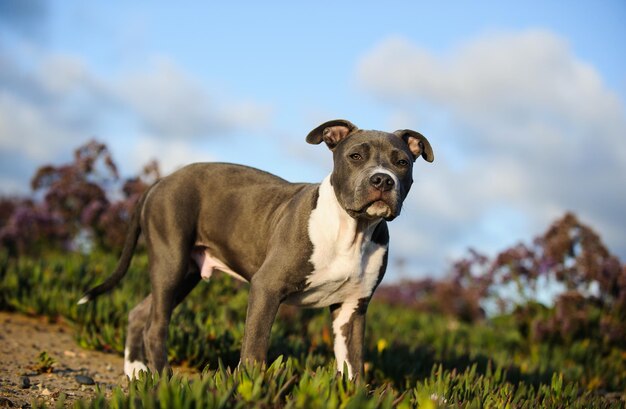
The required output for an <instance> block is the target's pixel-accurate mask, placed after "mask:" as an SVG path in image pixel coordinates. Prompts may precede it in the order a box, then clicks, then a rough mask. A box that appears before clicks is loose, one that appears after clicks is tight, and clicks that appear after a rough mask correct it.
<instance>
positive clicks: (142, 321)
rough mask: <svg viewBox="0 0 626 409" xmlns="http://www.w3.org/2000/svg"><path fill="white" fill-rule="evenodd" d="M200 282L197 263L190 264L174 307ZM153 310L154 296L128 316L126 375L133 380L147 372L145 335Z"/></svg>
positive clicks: (140, 304)
mask: <svg viewBox="0 0 626 409" xmlns="http://www.w3.org/2000/svg"><path fill="white" fill-rule="evenodd" d="M199 281H200V270H199V269H198V266H197V265H196V264H195V263H190V266H189V272H188V273H187V275H186V276H185V279H184V280H183V281H182V283H181V284H180V285H179V286H178V290H177V293H176V299H175V303H174V307H173V308H176V306H177V305H178V304H180V303H181V302H182V301H183V300H184V299H185V297H186V296H187V295H188V294H189V293H190V292H191V290H193V289H194V287H195V286H196V284H198V282H199ZM151 308H152V294H150V295H148V296H147V297H146V298H145V299H144V300H143V301H142V302H141V303H139V304H138V305H137V306H136V307H135V308H133V309H132V311H131V312H130V314H129V315H128V331H127V335H126V347H125V350H124V373H125V374H126V375H127V376H128V377H129V378H131V379H132V378H133V377H136V376H137V375H138V374H139V371H145V370H147V362H148V359H147V356H146V350H145V341H144V335H145V332H146V330H147V328H148V322H149V319H150V309H151Z"/></svg>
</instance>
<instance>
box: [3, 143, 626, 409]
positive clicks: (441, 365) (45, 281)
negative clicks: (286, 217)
mask: <svg viewBox="0 0 626 409" xmlns="http://www.w3.org/2000/svg"><path fill="white" fill-rule="evenodd" d="M107 169H108V170H107ZM146 169H147V170H146V172H144V175H143V176H141V177H137V178H134V179H129V180H126V181H119V180H118V179H117V175H116V174H115V165H114V163H113V161H112V159H111V158H110V157H109V156H108V154H107V151H106V148H105V147H104V146H102V145H100V144H97V143H95V142H92V143H91V145H88V148H85V147H83V148H80V149H79V150H77V154H76V157H75V162H74V163H72V164H68V165H64V166H59V167H54V166H48V167H46V170H45V171H40V172H38V174H37V176H36V177H35V179H34V180H36V181H37V183H34V184H33V186H34V187H35V188H36V191H35V192H34V198H29V199H15V198H11V199H5V200H3V201H2V202H0V241H1V242H2V244H3V247H2V248H3V249H4V250H0V310H10V311H18V312H21V313H25V314H30V315H43V316H47V317H49V318H50V319H51V320H58V319H61V320H64V321H67V322H68V323H70V324H71V325H72V327H73V331H74V334H75V337H76V340H77V342H78V343H79V344H80V345H81V346H83V347H85V348H94V349H100V350H105V351H111V352H113V353H119V354H121V353H122V351H123V341H124V333H125V327H126V322H127V314H128V311H129V310H130V309H131V308H132V307H133V306H134V305H135V304H136V303H138V302H139V301H140V300H141V299H142V298H143V297H145V296H146V295H147V294H148V291H149V287H148V286H149V283H148V280H147V279H146V277H147V257H146V256H145V254H142V253H141V252H139V254H138V255H137V256H135V258H134V260H133V263H132V265H131V269H130V271H129V273H128V274H127V276H126V277H125V279H124V280H123V281H122V285H120V287H119V288H117V289H116V290H114V291H113V292H112V293H111V294H109V295H105V296H102V297H100V298H98V300H97V301H95V302H91V303H88V304H86V305H83V306H77V305H76V301H77V300H78V299H79V298H80V295H81V294H82V292H83V290H85V289H86V288H88V287H91V286H93V285H95V284H97V283H99V282H101V280H102V279H103V278H104V277H105V276H107V275H108V274H109V273H110V272H111V271H112V270H113V269H114V267H115V264H116V261H117V257H116V255H115V253H116V251H117V249H119V243H120V241H121V240H120V239H119V237H118V234H117V233H115V234H113V233H114V231H115V229H114V227H115V228H116V229H120V228H122V227H123V226H124V224H125V223H126V220H127V214H128V209H130V208H132V203H133V200H136V197H137V196H138V195H139V194H140V192H141V191H142V189H144V188H145V186H147V184H148V183H149V180H150V179H151V178H155V177H158V167H157V166H156V165H154V164H153V165H151V167H147V168H146ZM103 170H104V173H105V174H106V175H109V176H107V177H104V178H103V177H101V176H102V171H103ZM115 184H117V185H118V186H122V187H123V188H122V192H125V193H122V194H119V193H118V194H117V195H112V194H111V193H110V185H115ZM131 187H133V188H132V189H131ZM124 189H126V190H124ZM111 197H118V199H117V200H113V199H112V198H111ZM94 203H95V204H94ZM124 209H125V210H124ZM88 216H89V217H88ZM113 226H114V227H113ZM121 237H123V235H122V236H121ZM85 248H87V249H88V250H89V251H78V250H80V249H83V250H85ZM545 288H552V289H556V290H558V291H555V294H554V297H553V300H552V302H551V303H547V304H542V303H540V302H538V298H539V295H540V293H541V291H542V289H544V290H545ZM247 291H248V289H247V286H246V285H244V284H241V283H239V282H236V281H233V280H231V279H230V278H229V277H227V276H226V275H217V276H215V278H212V280H211V283H210V284H208V285H207V284H201V285H199V286H198V288H196V289H195V290H194V291H193V292H192V293H191V295H190V296H189V297H188V298H187V299H186V300H185V301H184V302H183V303H182V304H181V306H180V307H179V308H178V309H177V310H176V312H175V314H174V317H173V321H172V325H171V326H170V334H169V341H170V342H169V344H170V351H169V356H170V358H171V360H172V361H173V362H174V363H175V364H179V365H183V366H189V367H193V368H197V369H198V370H199V371H201V373H200V374H198V375H193V376H189V377H186V376H179V375H176V376H173V377H171V378H167V379H166V378H160V377H159V376H158V375H155V376H152V375H150V376H142V377H141V378H140V379H139V380H136V381H132V382H131V383H130V385H129V387H128V390H127V392H125V390H122V389H121V388H118V389H116V390H115V391H114V392H113V393H112V394H109V395H105V393H104V391H102V392H99V393H98V394H97V396H96V397H95V398H94V399H93V400H92V401H90V402H80V403H78V404H77V405H78V406H79V407H102V406H110V407H119V408H127V407H142V408H143V407H164V408H165V407H167V408H170V407H171V408H183V407H184V408H191V407H198V408H200V407H207V408H213V407H216V408H217V407H219V408H240V407H241V408H244V407H311V408H317V407H345V408H350V407H353V408H368V407H382V408H387V407H398V408H408V407H421V408H436V407H468V408H483V407H486V408H505V407H509V408H564V407H574V408H576V407H579V408H596V407H597V408H606V407H624V405H625V402H626V268H625V266H624V265H623V264H621V262H620V261H619V260H618V259H617V258H616V257H614V256H612V255H611V254H610V253H609V251H608V250H607V249H606V247H605V246H604V245H603V244H602V241H601V239H600V237H599V236H598V235H597V234H595V233H594V232H593V230H592V229H591V228H589V227H588V226H586V225H584V224H582V223H581V222H580V221H579V220H578V219H577V218H576V217H575V216H574V215H572V214H567V215H565V216H564V217H563V218H562V219H560V220H557V221H556V222H555V223H554V224H553V225H552V226H550V227H549V228H548V229H547V231H546V232H545V233H544V234H543V235H541V236H539V237H538V238H537V239H535V240H534V241H533V242H532V243H530V244H520V245H517V246H515V247H513V248H511V249H505V250H504V251H503V252H502V253H500V254H499V255H497V256H496V257H494V258H488V257H486V256H484V255H482V254H480V253H478V252H476V251H469V252H468V256H467V257H466V258H464V259H462V260H460V261H458V262H456V263H454V264H453V265H452V267H451V271H450V272H449V274H448V275H447V276H446V277H445V278H443V279H441V280H434V279H429V280H421V281H407V282H402V283H397V284H395V285H388V286H383V287H381V288H380V289H379V290H378V292H377V296H376V297H375V299H374V301H373V302H372V303H371V305H370V310H369V312H368V324H367V336H366V341H367V344H366V374H365V377H364V379H361V380H359V381H358V382H351V381H349V380H347V379H345V378H342V377H341V376H339V375H337V374H336V371H335V364H334V362H333V354H332V339H331V329H330V318H329V314H328V312H327V311H321V310H301V309H295V308H290V307H286V306H285V307H281V309H280V311H279V316H278V318H277V320H276V323H275V325H274V327H273V331H272V343H271V347H270V351H269V358H270V363H271V364H270V365H269V367H267V368H265V367H261V366H258V365H257V366H249V367H243V368H238V369H233V368H236V367H237V363H238V357H239V350H240V343H241V340H242V336H243V325H244V319H245V311H246V302H247ZM40 363H41V364H42V370H43V368H44V367H50V366H51V365H52V364H53V361H52V360H51V359H50V358H49V357H48V356H47V355H46V356H43V355H42V356H41V357H40ZM61 404H62V402H61Z"/></svg>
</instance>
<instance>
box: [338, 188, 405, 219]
mask: <svg viewBox="0 0 626 409" xmlns="http://www.w3.org/2000/svg"><path fill="white" fill-rule="evenodd" d="M385 196H386V195H383V194H382V192H378V194H376V195H374V197H370V198H369V200H368V201H367V202H365V204H364V205H363V206H361V207H359V208H356V209H348V210H347V211H348V214H350V216H352V217H354V218H358V217H367V218H372V219H378V218H383V219H385V220H392V219H394V218H395V217H396V216H397V215H396V214H395V210H394V209H395V208H396V206H394V204H393V201H392V200H391V198H387V197H385Z"/></svg>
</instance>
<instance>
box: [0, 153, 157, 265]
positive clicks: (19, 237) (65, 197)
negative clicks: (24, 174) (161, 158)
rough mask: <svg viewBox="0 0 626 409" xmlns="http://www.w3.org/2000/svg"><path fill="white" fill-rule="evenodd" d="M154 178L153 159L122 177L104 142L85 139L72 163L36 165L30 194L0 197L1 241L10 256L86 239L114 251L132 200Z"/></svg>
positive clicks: (71, 246)
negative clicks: (132, 174)
mask: <svg viewBox="0 0 626 409" xmlns="http://www.w3.org/2000/svg"><path fill="white" fill-rule="evenodd" d="M159 177H160V174H159V167H158V164H157V163H156V162H155V161H153V162H150V163H149V164H148V165H146V166H145V167H144V169H143V172H142V174H141V175H139V176H137V177H133V178H129V179H126V180H123V181H121V180H120V177H119V174H118V171H117V166H116V165H115V163H114V161H113V158H112V157H111V154H110V152H109V150H108V149H107V147H106V146H105V145H104V144H102V143H99V142H97V141H90V142H88V143H86V144H85V145H83V146H81V147H79V148H78V149H76V151H75V152H74V159H73V161H72V162H71V163H67V164H63V165H59V166H55V165H45V166H42V167H41V168H39V169H38V170H37V172H36V173H35V176H34V177H33V178H32V181H31V188H32V190H33V198H27V199H23V198H0V244H1V245H2V246H3V247H4V248H6V249H7V251H8V252H9V254H11V255H13V256H19V255H37V254H41V253H42V252H43V251H47V250H71V249H74V248H76V246H77V245H78V244H85V242H88V244H89V245H90V246H91V247H94V246H95V247H96V248H100V249H103V250H119V249H120V248H121V246H122V245H123V242H124V237H125V232H126V227H127V225H128V220H129V218H130V214H131V212H132V209H133V207H134V205H135V203H136V201H137V199H138V198H139V196H140V195H141V193H142V192H143V191H144V190H145V189H146V188H147V187H148V186H149V185H150V184H151V183H153V182H154V181H155V180H157V179H158V178H159ZM120 185H121V188H119V187H118V186H120ZM116 188H117V189H116ZM116 190H119V191H120V192H117V191H116ZM35 198H37V199H35ZM79 241H80V242H82V243H78V242H79Z"/></svg>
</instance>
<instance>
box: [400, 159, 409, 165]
mask: <svg viewBox="0 0 626 409" xmlns="http://www.w3.org/2000/svg"><path fill="white" fill-rule="evenodd" d="M398 166H401V167H405V166H409V161H407V160H405V159H400V160H399V161H398Z"/></svg>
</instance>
